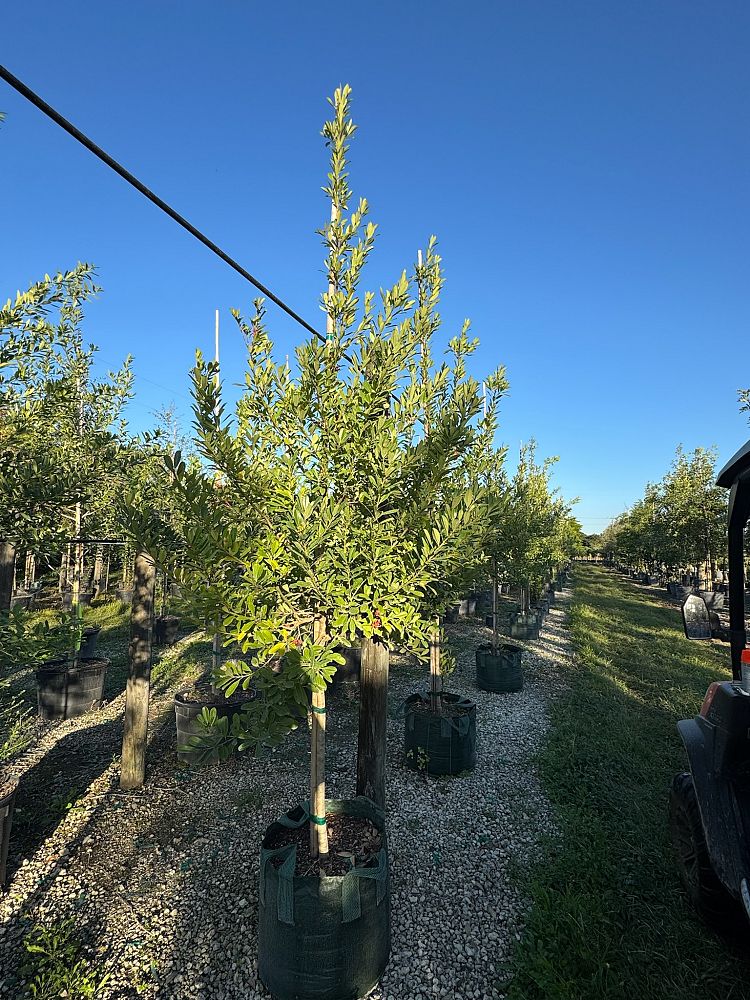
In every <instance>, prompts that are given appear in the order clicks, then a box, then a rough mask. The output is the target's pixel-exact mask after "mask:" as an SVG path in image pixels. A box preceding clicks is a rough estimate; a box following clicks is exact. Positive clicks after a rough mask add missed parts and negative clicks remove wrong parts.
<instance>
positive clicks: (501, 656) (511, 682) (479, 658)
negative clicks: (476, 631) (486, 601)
mask: <svg viewBox="0 0 750 1000" xmlns="http://www.w3.org/2000/svg"><path fill="white" fill-rule="evenodd" d="M493 596H494V600H493V606H492V641H491V642H489V643H485V644H483V645H481V646H479V648H478V649H477V651H476V662H477V687H478V688H480V689H481V690H482V691H520V690H521V689H522V688H523V672H522V670H521V653H522V650H521V647H520V646H516V645H513V644H512V643H507V642H500V636H499V634H498V628H497V592H495V594H494V595H493Z"/></svg>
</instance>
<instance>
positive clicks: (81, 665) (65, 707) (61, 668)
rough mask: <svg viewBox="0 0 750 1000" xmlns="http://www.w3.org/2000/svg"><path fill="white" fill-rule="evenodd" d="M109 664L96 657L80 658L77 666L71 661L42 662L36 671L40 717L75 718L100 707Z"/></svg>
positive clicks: (46, 718) (47, 718) (107, 661)
mask: <svg viewBox="0 0 750 1000" xmlns="http://www.w3.org/2000/svg"><path fill="white" fill-rule="evenodd" d="M108 666H109V660H106V659H104V658H99V657H96V658H93V659H90V660H85V659H83V658H81V659H79V660H78V666H76V667H74V666H73V662H72V660H51V661H50V662H49V663H43V664H42V666H41V667H39V669H38V670H37V672H36V683H37V699H38V703H39V718H40V719H45V720H47V721H48V720H50V719H74V718H77V717H78V716H79V715H85V714H86V712H90V711H91V710H92V709H94V708H99V707H100V706H101V703H102V690H103V688H104V675H105V673H106V672H107V667H108Z"/></svg>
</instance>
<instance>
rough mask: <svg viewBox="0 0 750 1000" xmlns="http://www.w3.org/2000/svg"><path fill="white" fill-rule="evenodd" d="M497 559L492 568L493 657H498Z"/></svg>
mask: <svg viewBox="0 0 750 1000" xmlns="http://www.w3.org/2000/svg"><path fill="white" fill-rule="evenodd" d="M497 640H498V634H497V559H495V561H494V563H493V566H492V655H493V656H497V644H498V643H497Z"/></svg>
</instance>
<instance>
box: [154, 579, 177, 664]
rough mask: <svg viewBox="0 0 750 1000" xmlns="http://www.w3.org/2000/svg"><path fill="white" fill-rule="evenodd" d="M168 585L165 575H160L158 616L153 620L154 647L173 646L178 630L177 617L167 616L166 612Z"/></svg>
mask: <svg viewBox="0 0 750 1000" xmlns="http://www.w3.org/2000/svg"><path fill="white" fill-rule="evenodd" d="M168 584H169V581H168V579H167V575H166V573H162V575H161V587H160V589H159V598H160V600H159V614H158V615H157V616H156V617H155V618H154V645H156V646H174V644H175V643H176V642H177V633H178V631H179V628H180V618H179V616H178V615H173V614H169V613H168V610H167V597H168V594H169V593H170V590H169V587H168Z"/></svg>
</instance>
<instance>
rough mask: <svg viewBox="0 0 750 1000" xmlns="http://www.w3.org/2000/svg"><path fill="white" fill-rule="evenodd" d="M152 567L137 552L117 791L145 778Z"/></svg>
mask: <svg viewBox="0 0 750 1000" xmlns="http://www.w3.org/2000/svg"><path fill="white" fill-rule="evenodd" d="M155 585H156V567H155V565H154V561H153V559H152V558H151V557H150V556H149V555H148V554H147V553H146V552H141V551H139V552H138V553H137V554H136V557H135V579H134V581H133V601H132V604H131V611H130V645H129V647H128V656H129V673H128V683H127V688H126V691H125V729H124V732H123V737H122V765H121V768H120V788H124V789H129V788H140V787H141V785H142V784H143V781H144V778H145V775H146V741H147V738H148V704H149V694H150V686H151V632H152V625H153V618H154V589H155Z"/></svg>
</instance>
